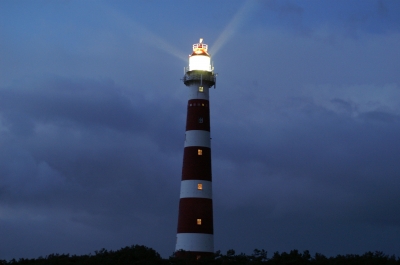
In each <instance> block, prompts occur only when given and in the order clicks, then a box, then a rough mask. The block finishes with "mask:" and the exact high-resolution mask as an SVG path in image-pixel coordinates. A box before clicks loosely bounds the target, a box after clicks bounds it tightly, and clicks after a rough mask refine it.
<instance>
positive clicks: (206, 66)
mask: <svg viewBox="0 0 400 265" xmlns="http://www.w3.org/2000/svg"><path fill="white" fill-rule="evenodd" d="M207 49H208V45H207V44H204V43H203V39H200V42H199V43H196V44H193V53H192V54H191V55H190V56H189V71H193V70H199V71H208V72H211V71H212V69H211V58H210V55H209V54H208V52H207Z"/></svg>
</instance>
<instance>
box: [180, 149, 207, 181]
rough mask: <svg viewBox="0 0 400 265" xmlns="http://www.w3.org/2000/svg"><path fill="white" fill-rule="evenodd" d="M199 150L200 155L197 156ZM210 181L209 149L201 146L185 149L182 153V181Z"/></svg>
mask: <svg viewBox="0 0 400 265" xmlns="http://www.w3.org/2000/svg"><path fill="white" fill-rule="evenodd" d="M199 149H201V151H202V155H198V150H199ZM190 179H199V180H208V181H211V180H212V176H211V149H210V148H208V147H201V146H189V147H185V148H184V151H183V166H182V180H190Z"/></svg>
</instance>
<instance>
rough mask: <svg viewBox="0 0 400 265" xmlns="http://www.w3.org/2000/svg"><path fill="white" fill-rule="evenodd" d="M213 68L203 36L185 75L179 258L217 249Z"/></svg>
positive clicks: (196, 45) (208, 252)
mask: <svg viewBox="0 0 400 265" xmlns="http://www.w3.org/2000/svg"><path fill="white" fill-rule="evenodd" d="M213 70H214V68H213V67H212V66H211V57H210V55H209V54H208V52H207V44H204V43H203V39H200V41H199V43H196V44H194V45H193V53H192V54H191V55H189V66H188V67H185V69H184V74H185V75H184V77H183V82H184V84H185V85H186V86H187V87H188V90H189V100H188V104H187V117H186V133H185V145H184V152H183V166H182V182H181V193H180V200H179V217H178V231H177V236H176V248H175V251H176V256H178V257H179V256H182V255H183V254H184V252H183V251H185V253H189V255H194V256H195V257H197V258H200V257H201V256H204V255H211V254H212V253H213V252H214V235H213V234H214V229H213V208H212V188H211V187H212V186H211V180H212V176H211V141H210V139H211V138H210V104H209V88H211V87H212V86H215V81H216V75H215V74H214V72H213ZM182 250H183V251H182Z"/></svg>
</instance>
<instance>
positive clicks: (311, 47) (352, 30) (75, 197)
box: [0, 0, 400, 260]
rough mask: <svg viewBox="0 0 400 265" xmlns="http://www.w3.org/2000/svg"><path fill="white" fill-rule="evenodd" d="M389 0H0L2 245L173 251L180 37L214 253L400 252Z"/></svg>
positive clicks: (180, 117)
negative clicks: (196, 100)
mask: <svg viewBox="0 0 400 265" xmlns="http://www.w3.org/2000/svg"><path fill="white" fill-rule="evenodd" d="M399 14H400V1H397V0H393V1H390V0H388V1H378V0H376V1H375V0H353V1H348V0H342V1H340V0H325V1H319V0H310V1H289V0H279V1H278V0H276V1H273V0H272V1H268V0H264V1H254V0H249V1H233V0H229V1H227V0H226V1H211V0H205V1H186V0H185V1H183V0H182V1H155V0H147V1H145V0H142V1H139V0H138V1H111V0H110V1H78V0H71V1H61V0H59V1H50V0H48V1H39V0H38V1H12V0H2V1H0V259H6V260H9V259H11V258H37V257H39V256H46V255H48V254H51V253H59V254H61V253H70V254H77V255H81V254H88V253H93V252H94V251H95V250H100V249H101V248H106V249H108V250H111V249H112V250H117V249H120V248H122V247H125V246H130V245H133V244H141V245H146V246H148V247H151V248H154V249H155V250H156V251H158V252H159V253H160V254H161V255H162V256H163V257H168V256H169V255H171V254H172V253H173V251H174V248H175V240H176V239H175V237H176V228H177V219H178V203H179V189H180V181H181V168H182V158H183V141H184V135H185V121H186V103H187V99H188V91H187V88H186V87H185V85H184V84H183V82H182V81H181V80H180V79H181V78H182V77H183V68H184V66H187V64H188V55H189V54H190V53H191V51H192V44H194V43H197V42H198V40H199V38H204V42H205V43H207V44H208V45H209V51H210V53H211V55H212V60H213V62H214V67H215V72H216V73H218V77H217V84H216V89H214V88H213V89H212V90H211V91H210V108H211V135H212V166H213V196H214V197H213V204H214V234H215V250H221V251H223V252H225V251H226V250H228V249H235V250H236V251H237V252H239V253H240V252H245V253H248V254H250V253H251V252H252V251H253V249H255V248H258V249H262V248H263V249H265V250H267V251H268V253H269V256H271V255H272V253H273V252H275V251H290V250H292V249H298V250H300V251H303V250H309V251H310V252H311V253H312V254H313V253H316V252H319V253H322V254H325V255H337V254H347V253H352V254H362V253H364V252H366V251H375V250H379V251H383V252H384V253H385V254H390V255H391V254H395V255H397V256H400V71H399V69H400V48H399V47H400V16H399Z"/></svg>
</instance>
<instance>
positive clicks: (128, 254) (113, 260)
mask: <svg viewBox="0 0 400 265" xmlns="http://www.w3.org/2000/svg"><path fill="white" fill-rule="evenodd" d="M9 264H13V265H20V264H21V265H22V264H34V265H134V264H140V265H150V264H152V265H153V264H154V265H157V264H168V265H186V264H199V265H200V264H215V265H217V264H243V265H255V264H268V265H278V264H279V265H286V264H288V265H289V264H290V265H308V264H310V265H342V264H343V265H344V264H345V265H392V264H400V258H396V257H395V256H394V255H393V256H388V255H385V254H383V253H382V252H379V251H376V252H366V253H365V254H363V255H354V254H347V255H337V256H336V257H326V256H324V255H322V254H319V253H317V254H315V255H313V256H312V255H311V254H310V253H309V251H307V250H306V251H304V252H302V253H301V252H299V251H297V250H292V251H290V252H289V253H286V252H283V253H279V252H275V253H273V255H272V256H271V257H268V255H267V251H265V250H263V249H262V250H258V249H255V250H254V252H253V254H251V255H246V254H243V253H241V254H236V253H235V251H234V250H228V251H227V253H226V254H222V253H221V252H220V251H217V252H216V253H215V254H214V255H213V256H210V257H202V258H200V259H199V260H196V258H195V257H191V256H190V255H188V256H187V258H185V259H182V258H179V259H178V258H176V257H174V256H171V257H169V258H168V259H163V258H161V256H160V254H159V253H157V252H156V251H155V250H153V249H152V248H148V247H146V246H140V245H133V246H130V247H125V248H122V249H120V250H117V251H112V250H111V251H107V250H105V249H102V250H100V251H95V254H89V255H81V256H77V255H69V254H51V255H48V256H46V257H39V258H37V259H19V260H15V259H12V260H10V261H5V260H0V265H9Z"/></svg>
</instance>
